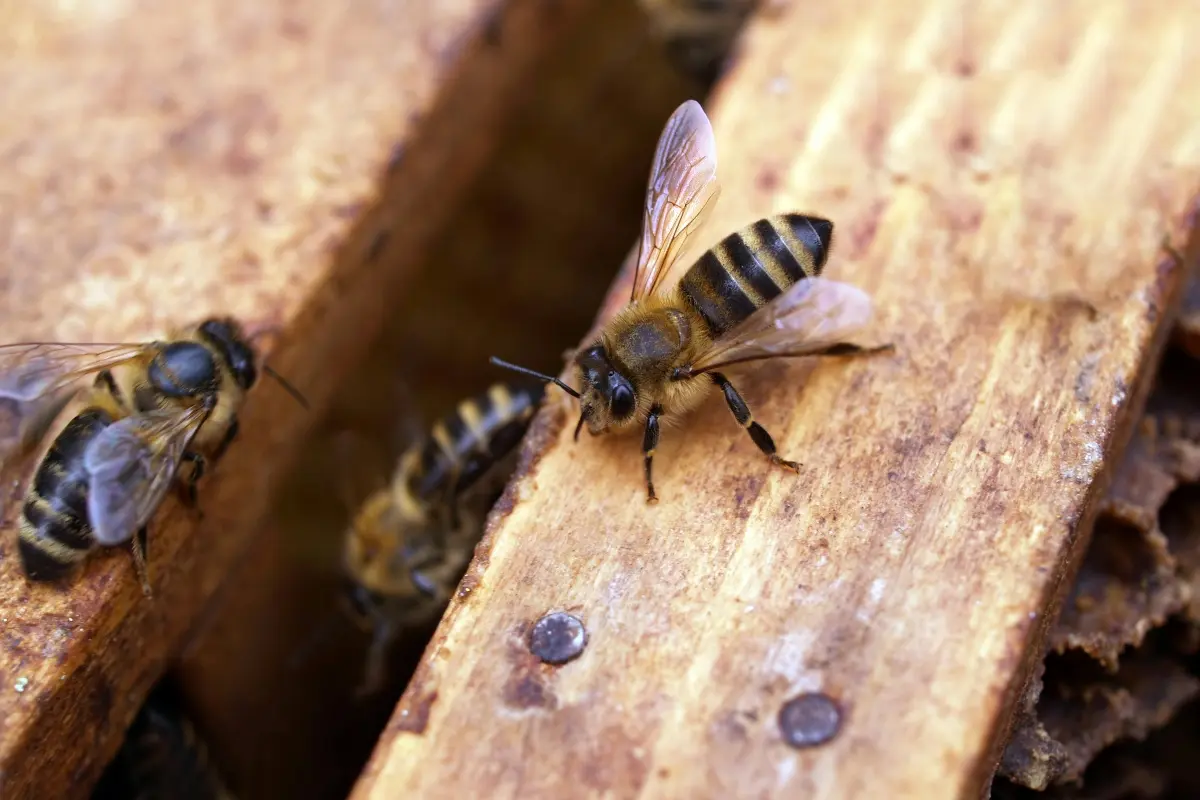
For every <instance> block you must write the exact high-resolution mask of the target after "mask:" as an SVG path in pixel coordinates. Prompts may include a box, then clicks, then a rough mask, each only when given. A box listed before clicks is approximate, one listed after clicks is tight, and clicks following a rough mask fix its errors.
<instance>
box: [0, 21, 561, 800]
mask: <svg viewBox="0 0 1200 800" xmlns="http://www.w3.org/2000/svg"><path fill="white" fill-rule="evenodd" d="M509 5H511V8H510V7H509ZM583 5H584V4H581V3H556V4H545V3H512V4H503V3H500V2H495V1H494V0H475V1H474V2H472V1H470V0H452V1H451V2H439V3H436V4H429V3H421V2H412V3H387V2H370V3H353V4H350V5H349V6H344V7H343V6H340V5H337V4H332V5H331V4H328V3H323V2H309V1H308V0H305V1H304V2H299V3H296V2H289V3H283V2H268V3H265V4H264V3H250V4H247V3H239V2H231V0H199V2H196V3H188V4H183V5H174V4H160V3H150V2H134V1H133V0H122V1H119V2H115V3H102V4H67V5H62V4H59V5H54V4H29V3H11V2H5V3H3V4H0V19H3V21H4V24H3V26H0V85H3V86H4V93H3V94H4V98H5V101H6V105H7V107H8V108H9V109H10V113H8V114H7V115H6V116H5V121H4V123H3V124H2V125H0V153H3V154H4V159H3V165H4V181H3V190H0V243H2V246H3V252H4V258H5V268H4V277H3V283H4V292H3V294H2V295H0V340H3V341H14V340H30V339H42V340H76V341H77V340H85V341H86V340H99V341H104V340H108V341H111V340H129V339H134V338H148V337H153V336H156V335H159V334H160V333H162V332H163V330H164V329H165V328H167V327H169V326H170V325H172V324H176V323H181V322H188V321H192V320H194V319H197V318H200V317H202V316H204V315H206V314H208V313H212V312H223V313H230V314H233V315H235V316H237V317H239V318H240V319H242V320H243V321H245V322H246V323H247V324H248V325H249V326H250V327H251V328H254V329H271V328H274V329H275V332H276V333H277V334H278V336H276V337H275V342H274V344H273V346H272V347H270V348H269V352H268V355H269V357H270V359H271V361H272V363H273V364H274V366H275V367H276V368H277V369H279V371H281V372H283V373H284V374H286V375H287V376H288V377H289V378H290V379H291V380H292V381H293V382H294V383H295V384H297V385H298V386H299V387H300V388H301V390H302V391H303V392H304V393H305V394H306V395H307V396H308V398H309V400H310V402H311V404H312V406H313V410H312V412H311V413H310V414H307V415H306V414H304V413H302V412H301V411H300V410H299V408H298V407H297V406H296V405H295V404H294V403H292V401H291V400H290V399H288V398H287V396H286V395H284V394H283V393H282V392H281V391H279V389H278V387H275V386H272V385H271V382H270V381H264V382H263V383H262V385H260V386H259V387H258V388H256V390H255V391H254V392H253V394H252V396H251V399H250V401H249V403H248V406H247V408H246V410H245V413H244V416H243V420H242V437H241V439H240V441H239V442H238V443H237V444H236V445H235V446H234V447H233V449H232V450H231V451H230V452H229V454H228V455H227V457H226V459H225V461H224V462H223V463H222V464H221V465H220V466H219V467H218V468H217V469H216V471H215V473H214V474H213V475H212V476H211V477H210V478H207V479H206V480H205V483H204V484H203V485H202V487H201V503H202V506H203V508H204V510H205V513H206V515H207V516H206V519H205V520H204V522H203V523H202V524H200V525H197V524H196V520H195V517H194V516H192V515H189V514H187V513H184V512H183V511H181V509H180V508H179V507H178V506H177V505H176V504H175V503H174V501H173V500H172V501H170V502H168V504H167V506H166V507H165V508H164V510H163V513H162V514H161V515H160V517H159V518H158V519H157V520H156V521H155V524H154V526H153V528H152V531H151V541H150V572H151V577H152V580H153V585H154V591H155V597H154V599H153V601H147V600H146V599H145V598H143V597H142V595H141V592H140V590H139V588H138V585H137V583H136V581H135V580H133V578H132V570H131V565H130V559H129V557H128V554H127V552H126V551H124V550H118V551H112V552H108V553H105V554H103V555H98V556H96V557H95V558H93V559H91V560H90V561H89V563H88V565H87V567H86V568H85V570H84V572H83V574H82V575H81V576H80V577H79V579H78V580H77V581H75V582H74V583H72V584H71V585H69V586H67V587H65V588H61V589H56V588H53V587H47V586H33V585H30V584H29V583H28V582H27V581H26V580H25V579H24V578H23V576H22V575H21V574H20V566H19V563H18V559H17V556H16V551H15V545H14V542H13V537H12V531H11V530H6V531H5V532H4V537H3V544H2V545H0V557H2V564H0V609H2V611H0V625H2V626H3V631H4V636H3V638H2V640H0V794H2V795H3V797H4V798H6V800H7V799H8V798H27V797H79V796H86V794H87V792H88V790H89V788H90V785H91V783H92V782H93V781H94V779H95V778H96V776H97V775H98V774H99V770H100V768H101V767H102V766H103V764H104V763H105V761H106V760H107V759H108V757H109V756H111V755H112V753H113V752H114V751H115V749H116V747H117V744H118V742H119V739H120V735H121V733H122V731H123V730H124V728H125V726H126V725H127V724H128V723H129V721H130V719H131V718H132V716H133V714H134V712H135V710H136V708H137V706H138V704H139V703H140V701H141V699H142V697H144V696H145V692H146V690H147V688H148V687H149V685H150V683H151V681H152V680H153V679H154V678H155V677H156V676H157V675H158V673H159V672H160V671H161V669H162V667H163V665H164V663H165V660H166V658H167V657H168V655H169V654H170V653H171V652H172V651H173V650H174V649H175V648H177V647H178V645H179V643H180V641H181V639H182V637H183V635H184V632H185V630H187V628H188V627H189V626H190V625H191V624H192V623H193V622H194V621H195V620H196V618H197V616H198V614H199V612H200V610H201V608H202V607H203V605H204V602H205V600H206V599H207V598H209V597H210V596H211V595H212V594H213V593H214V591H215V589H216V588H217V586H218V585H219V584H220V582H221V581H222V580H223V579H224V577H225V576H226V575H227V574H228V572H229V569H230V567H231V565H233V564H234V563H236V562H237V561H238V560H239V559H240V558H241V557H242V555H243V554H244V553H245V552H246V551H247V549H248V547H249V545H250V544H251V543H252V541H253V538H254V536H253V534H254V530H255V528H254V523H255V522H256V520H257V519H258V518H259V517H260V516H261V515H262V513H263V512H264V511H265V508H266V504H267V500H268V498H269V497H270V494H271V488H272V486H273V484H274V482H275V475H276V473H277V471H278V469H279V468H280V467H282V466H284V465H286V464H287V463H288V461H289V460H290V458H291V455H292V453H293V452H294V450H295V443H296V441H297V437H298V434H300V433H301V432H302V430H303V428H304V427H305V426H306V425H309V424H311V422H312V421H313V420H314V419H315V418H317V416H318V415H319V413H320V411H321V409H322V408H323V407H324V406H325V405H326V403H327V400H328V398H329V395H330V393H331V391H332V389H333V387H335V386H336V385H337V383H338V382H339V380H340V379H341V378H342V377H343V376H344V375H345V374H346V372H347V370H348V369H349V367H350V366H351V365H352V364H353V363H354V361H355V359H356V358H358V356H359V355H360V354H361V352H362V350H363V349H364V347H365V345H366V343H367V342H368V341H369V340H370V338H372V337H373V336H374V334H375V333H376V332H377V330H378V328H379V326H380V323H381V320H382V318H383V317H384V315H385V313H387V311H388V308H389V304H390V303H391V302H392V300H393V299H394V298H395V297H396V294H397V290H398V288H399V287H400V284H401V280H402V279H403V277H404V276H405V275H406V273H408V272H410V271H411V270H412V268H413V266H414V265H415V264H416V263H417V262H418V261H419V259H420V257H421V256H422V253H423V250H424V249H425V248H427V246H428V244H429V241H430V239H431V236H432V234H433V233H434V232H435V231H436V230H437V229H438V228H440V227H441V226H442V225H443V224H444V222H445V219H446V215H447V213H448V211H449V210H450V209H451V208H452V207H453V205H454V203H455V201H456V198H457V197H458V196H459V195H460V194H461V191H462V188H463V186H464V185H465V184H466V182H467V180H468V179H469V178H471V177H472V176H473V175H474V174H475V173H476V172H477V171H478V169H479V167H480V165H481V164H482V162H483V160H484V158H485V157H486V155H487V154H488V152H489V151H490V149H491V148H492V147H493V146H494V143H495V139H496V132H497V129H498V127H499V126H500V124H501V123H502V122H503V121H504V119H505V118H506V117H507V116H508V115H509V114H510V113H511V110H512V108H513V107H514V104H515V103H516V102H517V100H518V99H519V97H520V95H521V92H522V91H523V83H524V79H525V78H526V77H527V75H528V74H529V73H530V70H531V69H532V68H533V67H534V65H535V64H536V63H537V60H538V58H539V57H540V55H541V53H542V52H543V51H544V50H545V48H546V47H547V46H548V45H549V44H550V43H551V42H553V41H554V40H555V38H556V37H557V36H558V34H559V33H560V32H561V31H562V30H564V28H565V27H566V26H568V25H569V24H570V23H571V21H572V19H574V18H575V17H576V16H577V14H578V11H579V10H580V9H581V8H582V7H583ZM9 466H12V465H11V464H10V465H9ZM10 510H11V509H10ZM10 516H11V515H10Z"/></svg>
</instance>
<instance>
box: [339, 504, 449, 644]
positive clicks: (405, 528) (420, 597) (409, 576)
mask: <svg viewBox="0 0 1200 800" xmlns="http://www.w3.org/2000/svg"><path fill="white" fill-rule="evenodd" d="M426 534H427V532H426V531H425V530H424V529H423V527H422V526H420V525H416V524H414V523H413V522H412V521H406V520H404V519H403V518H402V517H401V516H400V515H399V514H397V513H396V510H395V508H394V506H393V505H392V503H391V498H390V497H389V495H388V493H387V492H379V493H377V494H375V495H374V496H372V498H371V499H369V500H368V501H367V502H366V504H365V505H364V506H363V508H362V510H361V511H360V513H359V514H358V515H357V516H356V517H355V519H354V522H353V523H352V524H351V527H350V530H349V531H348V533H347V535H346V536H345V538H344V540H343V541H344V544H343V552H342V562H343V569H344V575H345V578H344V586H343V594H344V600H345V602H346V604H347V605H348V606H349V610H350V611H351V616H352V617H354V618H356V619H357V620H359V621H370V620H371V619H374V618H375V617H378V616H379V613H380V610H381V609H382V607H383V606H384V604H385V603H387V604H388V605H389V606H392V607H393V610H390V611H389V612H388V613H389V616H392V615H394V614H395V613H401V612H403V611H404V610H405V609H403V608H402V604H409V605H412V606H414V611H415V610H417V609H418V608H420V609H423V608H424V607H425V606H427V605H428V603H429V602H430V601H431V600H438V599H439V598H440V593H439V590H438V586H437V584H436V583H435V582H434V581H433V580H431V579H430V578H429V577H428V576H426V575H425V574H424V573H423V572H421V571H420V570H418V569H415V568H413V567H412V566H411V565H412V563H413V562H414V561H417V560H418V558H419V553H417V552H416V550H417V547H416V546H415V545H414V544H413V543H414V542H421V541H424V540H425V538H427V536H426Z"/></svg>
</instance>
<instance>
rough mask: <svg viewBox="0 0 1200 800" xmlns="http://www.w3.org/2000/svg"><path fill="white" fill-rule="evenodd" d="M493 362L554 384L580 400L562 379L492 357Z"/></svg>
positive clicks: (576, 393) (498, 365) (577, 393)
mask: <svg viewBox="0 0 1200 800" xmlns="http://www.w3.org/2000/svg"><path fill="white" fill-rule="evenodd" d="M491 362H492V363H493V364H495V365H496V366H497V367H504V368H505V369H511V370H512V371H513V372H520V373H522V374H523V375H529V376H530V377H533V378H537V379H538V380H541V381H545V382H546V383H553V384H554V385H555V386H557V387H558V388H560V389H562V390H563V391H564V392H566V393H567V394H569V395H571V397H574V398H575V399H576V400H578V399H579V392H577V391H575V390H574V389H572V388H571V387H570V386H568V385H567V384H565V383H564V382H563V381H562V379H561V378H556V377H554V376H553V375H546V374H544V373H541V372H535V371H534V370H531V369H528V368H526V367H518V366H517V365H516V364H510V363H508V362H507V361H503V360H501V359H499V358H496V357H495V356H492V357H491Z"/></svg>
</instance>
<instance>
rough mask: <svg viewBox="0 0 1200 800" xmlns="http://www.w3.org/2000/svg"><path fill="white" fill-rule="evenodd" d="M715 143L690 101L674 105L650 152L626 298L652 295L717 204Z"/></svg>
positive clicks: (702, 115)
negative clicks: (651, 158) (630, 286)
mask: <svg viewBox="0 0 1200 800" xmlns="http://www.w3.org/2000/svg"><path fill="white" fill-rule="evenodd" d="M718 192H719V185H718V184H717V142H716V138H715V137H714V136H713V130H712V125H711V124H709V121H708V117H707V116H706V115H705V113H704V109H703V108H701V107H700V104H699V103H697V102H696V101H695V100H688V101H687V102H686V103H684V104H683V105H681V106H680V107H679V108H677V109H675V113H674V114H672V115H671V118H670V119H669V120H667V124H666V127H664V128H663V132H662V136H660V137H659V140H658V147H657V149H656V150H655V151H654V163H653V165H652V166H651V167H650V183H649V186H647V188H646V208H645V212H644V215H643V217H642V239H641V243H640V244H639V246H638V256H637V262H636V267H635V268H634V275H633V294H632V295H631V297H630V299H631V300H636V299H638V298H639V297H646V296H647V295H650V294H653V293H654V291H655V290H656V289H657V288H658V286H659V284H660V283H661V282H662V278H663V276H664V275H666V274H667V272H668V271H669V270H670V267H671V264H673V263H674V262H675V261H676V260H677V259H678V258H679V256H680V254H681V253H682V252H683V251H684V247H685V245H686V243H687V239H688V237H689V236H690V235H691V234H692V233H694V232H695V231H696V230H698V229H699V228H700V224H701V223H702V222H703V221H704V218H705V217H706V216H707V215H708V213H709V212H710V211H711V210H712V207H713V206H714V205H716V202H715V201H716V197H717V194H718Z"/></svg>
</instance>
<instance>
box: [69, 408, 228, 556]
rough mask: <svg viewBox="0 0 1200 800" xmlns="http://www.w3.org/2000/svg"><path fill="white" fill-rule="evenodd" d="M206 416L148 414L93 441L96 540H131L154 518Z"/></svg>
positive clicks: (90, 461)
mask: <svg viewBox="0 0 1200 800" xmlns="http://www.w3.org/2000/svg"><path fill="white" fill-rule="evenodd" d="M205 416H206V412H205V411H204V410H203V409H201V408H194V409H189V410H188V411H185V412H182V413H180V412H178V411H165V410H155V411H147V412H145V413H143V414H134V415H133V416H131V417H125V418H124V419H121V420H118V421H117V422H115V423H113V424H112V425H110V426H108V427H107V428H105V429H104V431H102V432H101V433H100V435H98V436H97V437H96V438H95V439H93V440H92V442H91V443H90V444H89V445H88V448H87V451H86V452H85V453H84V467H85V468H86V469H87V471H88V473H89V477H90V480H89V484H88V518H89V520H90V521H91V523H92V533H93V535H94V536H95V537H96V541H98V542H99V543H101V544H104V545H115V544H120V543H121V542H124V541H128V539H129V537H130V536H132V535H133V534H134V532H136V531H137V530H138V528H140V527H142V526H143V525H145V524H146V522H147V521H148V520H149V519H150V517H151V516H153V515H154V512H155V510H157V508H158V506H159V504H160V503H161V502H162V499H163V497H164V496H165V494H166V492H167V489H168V488H169V487H170V485H171V480H172V479H173V478H174V477H175V471H176V469H177V468H178V467H179V461H180V459H182V458H183V451H184V448H186V447H187V444H188V442H189V441H191V438H192V436H193V435H194V434H195V433H196V430H197V429H199V427H200V425H201V423H202V422H204V418H205Z"/></svg>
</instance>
